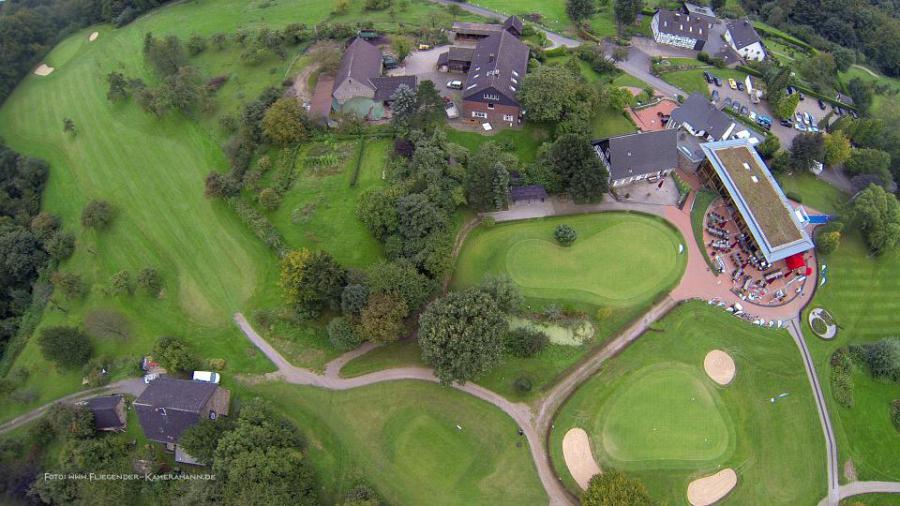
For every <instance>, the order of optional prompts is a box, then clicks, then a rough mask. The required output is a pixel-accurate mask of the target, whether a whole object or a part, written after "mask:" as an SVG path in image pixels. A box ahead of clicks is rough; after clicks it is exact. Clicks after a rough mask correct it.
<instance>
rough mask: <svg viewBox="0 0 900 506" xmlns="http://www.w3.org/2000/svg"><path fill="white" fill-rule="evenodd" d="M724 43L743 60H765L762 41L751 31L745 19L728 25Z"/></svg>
mask: <svg viewBox="0 0 900 506" xmlns="http://www.w3.org/2000/svg"><path fill="white" fill-rule="evenodd" d="M725 42H727V43H728V45H729V46H731V49H734V50H735V52H737V54H739V55H741V58H743V59H745V60H752V61H763V60H764V59H765V58H766V48H765V46H764V45H763V41H762V39H761V38H760V37H759V34H758V33H756V30H754V29H753V24H752V23H750V22H749V21H747V20H746V19H739V20H736V21H730V22H729V23H728V29H727V30H725Z"/></svg>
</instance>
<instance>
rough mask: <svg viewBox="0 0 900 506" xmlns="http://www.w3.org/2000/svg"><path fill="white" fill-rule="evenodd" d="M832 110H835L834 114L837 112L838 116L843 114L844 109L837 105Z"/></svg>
mask: <svg viewBox="0 0 900 506" xmlns="http://www.w3.org/2000/svg"><path fill="white" fill-rule="evenodd" d="M834 112H835V114H837V115H838V116H843V115H844V109H843V108H841V106H839V105H836V106H834Z"/></svg>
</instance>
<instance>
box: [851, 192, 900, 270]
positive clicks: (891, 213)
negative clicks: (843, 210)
mask: <svg viewBox="0 0 900 506" xmlns="http://www.w3.org/2000/svg"><path fill="white" fill-rule="evenodd" d="M853 216H854V218H855V219H856V220H857V223H859V228H860V230H861V231H862V233H863V237H864V238H865V241H866V244H867V245H868V246H869V249H870V250H872V252H873V253H875V254H876V255H881V254H883V253H885V252H887V251H890V250H892V249H894V248H895V247H896V246H897V244H898V243H900V203H898V202H897V197H895V196H894V195H893V194H891V193H888V192H886V191H885V190H884V188H882V187H880V186H877V185H874V184H873V185H869V187H868V188H866V189H865V190H863V191H861V192H860V193H859V195H857V196H856V199H855V200H854V202H853Z"/></svg>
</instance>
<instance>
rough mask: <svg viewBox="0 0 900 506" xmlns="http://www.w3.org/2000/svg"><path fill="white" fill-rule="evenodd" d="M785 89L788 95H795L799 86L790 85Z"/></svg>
mask: <svg viewBox="0 0 900 506" xmlns="http://www.w3.org/2000/svg"><path fill="white" fill-rule="evenodd" d="M784 91H785V92H786V93H787V94H788V95H793V94H794V93H796V92H797V88H794V87H793V86H788V87H787V89H786V90H784Z"/></svg>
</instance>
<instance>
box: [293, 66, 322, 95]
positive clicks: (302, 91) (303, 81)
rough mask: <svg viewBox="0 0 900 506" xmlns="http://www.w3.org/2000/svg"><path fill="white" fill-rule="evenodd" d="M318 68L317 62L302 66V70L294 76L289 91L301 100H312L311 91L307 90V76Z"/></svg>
mask: <svg viewBox="0 0 900 506" xmlns="http://www.w3.org/2000/svg"><path fill="white" fill-rule="evenodd" d="M318 68H319V65H318V64H315V63H312V64H310V65H307V66H306V67H303V70H301V71H300V73H299V74H297V75H296V76H294V84H292V85H291V92H292V94H293V95H294V96H295V97H297V98H298V99H299V100H300V101H301V102H309V101H311V100H312V93H310V91H309V76H311V75H312V73H313V72H314V71H315V70H316V69H318Z"/></svg>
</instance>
